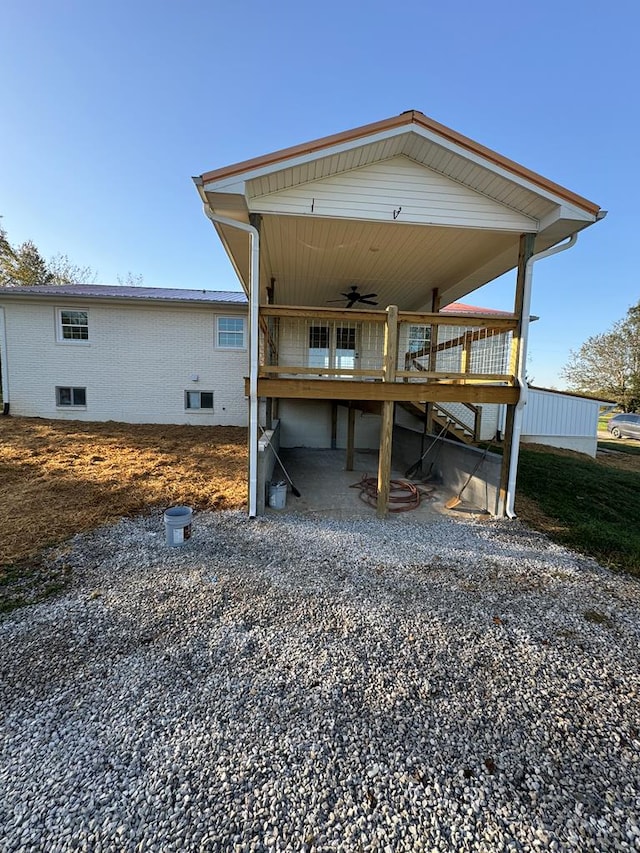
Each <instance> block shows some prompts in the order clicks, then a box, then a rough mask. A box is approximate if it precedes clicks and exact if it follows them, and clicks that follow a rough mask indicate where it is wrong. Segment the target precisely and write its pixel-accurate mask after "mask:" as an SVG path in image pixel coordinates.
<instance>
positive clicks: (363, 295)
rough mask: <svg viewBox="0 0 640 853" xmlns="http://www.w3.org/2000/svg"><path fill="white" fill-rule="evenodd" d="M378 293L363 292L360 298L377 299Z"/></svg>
mask: <svg viewBox="0 0 640 853" xmlns="http://www.w3.org/2000/svg"><path fill="white" fill-rule="evenodd" d="M377 295H378V294H377V293H363V294H362V296H360V297H359V298H360V300H362V299H375V297H376V296H377Z"/></svg>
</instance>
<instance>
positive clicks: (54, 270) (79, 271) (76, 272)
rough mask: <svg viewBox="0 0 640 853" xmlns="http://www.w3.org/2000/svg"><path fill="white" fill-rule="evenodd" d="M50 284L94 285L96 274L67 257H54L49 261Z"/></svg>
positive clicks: (60, 255)
mask: <svg viewBox="0 0 640 853" xmlns="http://www.w3.org/2000/svg"><path fill="white" fill-rule="evenodd" d="M49 271H50V272H51V274H52V275H53V282H52V284H95V283H96V278H97V277H98V274H97V273H96V271H95V270H93V269H91V267H81V266H79V265H78V264H74V263H72V262H71V261H70V260H69V256H68V255H62V254H58V255H54V256H53V257H52V258H51V259H50V260H49Z"/></svg>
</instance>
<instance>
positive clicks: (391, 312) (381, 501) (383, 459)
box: [376, 305, 398, 518]
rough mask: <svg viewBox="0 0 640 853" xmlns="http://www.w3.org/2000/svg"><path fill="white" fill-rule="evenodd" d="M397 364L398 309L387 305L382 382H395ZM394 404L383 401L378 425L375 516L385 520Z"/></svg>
mask: <svg viewBox="0 0 640 853" xmlns="http://www.w3.org/2000/svg"><path fill="white" fill-rule="evenodd" d="M397 363H398V307H397V305H389V307H388V308H387V322H386V325H385V330H384V354H383V375H382V381H383V382H395V379H396V366H397ZM394 405H395V404H394V403H393V401H392V400H385V401H384V402H383V404H382V418H381V423H380V453H379V457H378V501H377V505H376V514H377V516H378V518H385V516H386V515H387V512H388V504H389V492H390V489H391V452H392V450H393V414H394Z"/></svg>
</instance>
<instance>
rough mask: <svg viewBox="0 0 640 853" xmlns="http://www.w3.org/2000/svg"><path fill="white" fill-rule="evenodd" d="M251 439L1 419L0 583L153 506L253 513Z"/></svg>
mask: <svg viewBox="0 0 640 853" xmlns="http://www.w3.org/2000/svg"><path fill="white" fill-rule="evenodd" d="M246 441H247V435H246V430H245V429H242V428H239V427H209V426H202V427H190V426H173V425H166V424H161V425H149V424H140V425H138V424H120V423H112V422H110V423H99V424H98V423H83V422H79V421H57V420H44V419H41V418H19V417H9V418H0V483H1V484H2V490H1V492H0V582H1V581H2V580H3V573H4V572H6V571H8V567H9V566H10V565H11V564H12V563H15V562H17V561H21V560H24V559H25V558H29V557H31V556H33V555H35V554H37V553H38V552H40V551H41V550H42V549H44V548H47V547H49V546H52V545H57V544H58V543H60V542H62V541H64V540H65V539H68V538H69V537H71V536H73V535H74V534H75V533H79V532H81V531H85V530H88V529H90V528H92V527H96V526H97V525H99V524H104V523H107V522H109V521H111V520H113V519H116V518H119V517H122V516H128V515H135V514H137V513H139V512H141V511H143V510H145V509H148V508H150V507H158V508H165V507H167V506H171V505H175V504H188V505H189V506H191V507H193V508H194V509H197V510H202V509H232V508H238V507H242V506H243V505H245V504H246V499H247V495H246V466H247V451H246Z"/></svg>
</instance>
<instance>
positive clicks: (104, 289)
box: [0, 284, 247, 305]
mask: <svg viewBox="0 0 640 853" xmlns="http://www.w3.org/2000/svg"><path fill="white" fill-rule="evenodd" d="M4 296H16V297H25V296H26V297H28V298H30V297H36V296H57V297H62V296H66V297H74V298H80V299H132V300H140V301H145V302H163V301H171V302H201V303H202V302H204V303H211V302H213V303H216V304H220V303H222V304H235V305H246V304H247V297H246V296H245V294H244V293H242V292H241V291H232V290H188V289H186V288H178V287H128V286H126V285H117V284H116V285H113V284H61V285H35V286H33V287H5V288H2V289H0V298H2V297H4Z"/></svg>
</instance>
